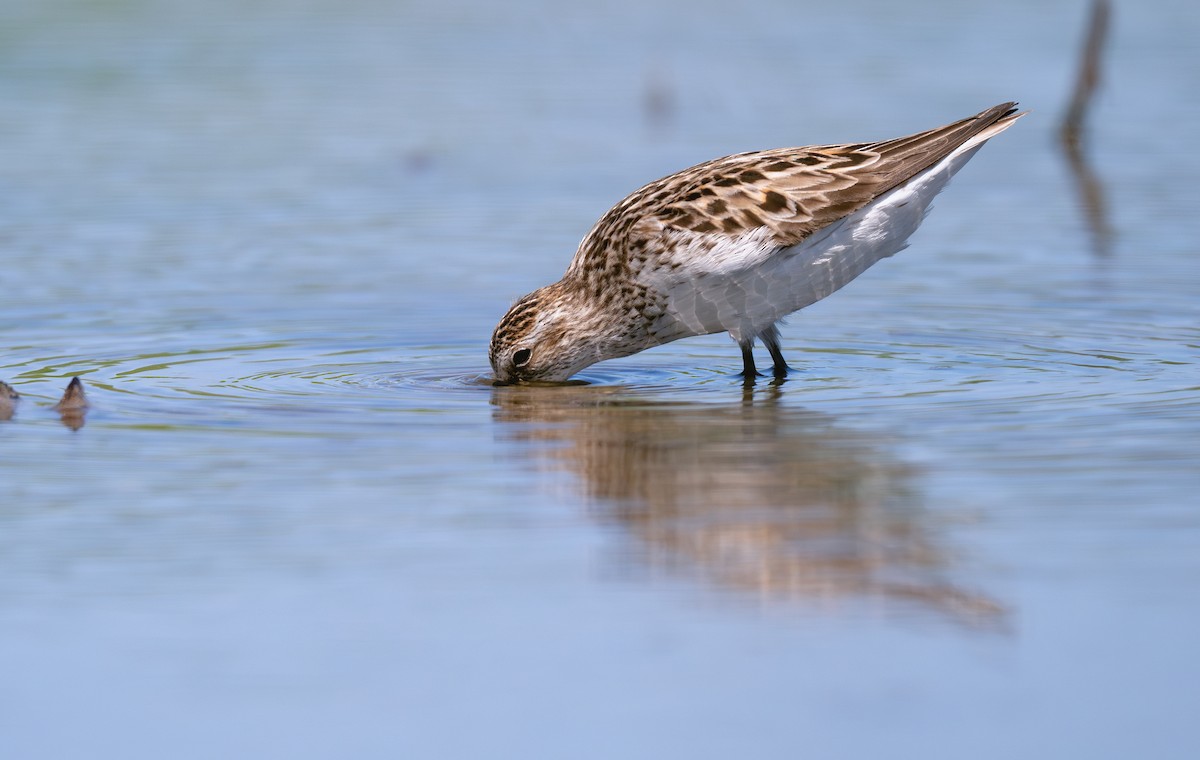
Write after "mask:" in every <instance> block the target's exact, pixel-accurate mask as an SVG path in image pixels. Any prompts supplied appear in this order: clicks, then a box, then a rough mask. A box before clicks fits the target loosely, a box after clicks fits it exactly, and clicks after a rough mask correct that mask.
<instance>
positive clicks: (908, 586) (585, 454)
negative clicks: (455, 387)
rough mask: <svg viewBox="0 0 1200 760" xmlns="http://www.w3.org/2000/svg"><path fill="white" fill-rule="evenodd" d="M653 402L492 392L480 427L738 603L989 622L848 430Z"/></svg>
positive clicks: (761, 409)
mask: <svg viewBox="0 0 1200 760" xmlns="http://www.w3.org/2000/svg"><path fill="white" fill-rule="evenodd" d="M780 396H781V390H780V386H779V385H774V384H773V385H771V386H768V387H767V388H760V389H758V390H755V389H752V388H747V389H746V390H745V392H744V397H743V401H742V403H741V404H734V405H703V404H662V403H648V402H644V401H637V400H632V399H630V398H629V397H628V395H627V392H622V391H621V389H619V388H612V387H608V388H605V387H595V386H574V387H560V388H524V387H521V386H512V387H505V388H497V389H496V390H495V391H494V392H493V396H492V403H493V405H494V406H495V413H494V414H495V417H496V419H497V420H499V421H500V422H503V423H509V424H510V426H509V427H507V429H506V433H505V435H506V436H507V437H509V438H511V439H512V440H519V441H522V442H531V443H536V444H540V445H535V446H523V447H519V448H518V449H516V452H517V454H518V455H519V456H521V457H528V458H529V459H530V462H529V464H530V465H531V466H533V467H535V468H539V469H541V468H546V467H549V468H552V469H562V470H566V471H569V472H571V473H573V474H574V475H575V476H576V477H577V478H578V482H579V484H580V486H581V487H582V489H583V491H584V493H585V496H586V497H587V499H588V501H589V502H590V503H591V504H594V505H595V506H596V507H597V508H598V512H599V514H600V515H601V516H602V517H603V518H605V519H611V520H613V521H615V522H616V523H617V524H619V525H621V526H623V527H624V528H625V529H626V530H628V531H629V532H630V533H631V534H632V535H634V536H636V537H637V538H638V539H640V541H639V542H638V545H639V547H641V551H643V552H644V555H645V558H646V560H647V561H648V563H649V565H650V566H652V567H666V568H669V569H671V570H677V569H687V570H692V571H699V572H700V573H701V574H703V575H704V576H706V577H708V578H709V579H711V580H712V581H713V582H714V583H716V584H718V585H720V586H722V587H726V588H735V589H740V590H743V591H748V592H754V593H757V594H764V595H768V596H782V597H787V598H798V599H808V600H814V601H819V602H828V603H836V602H839V601H853V600H869V601H871V602H875V603H882V604H883V605H885V606H888V607H893V606H894V607H895V608H896V610H897V611H901V610H912V609H921V610H931V609H932V610H936V611H938V612H939V613H943V614H946V615H950V616H951V617H953V618H954V619H956V620H960V621H963V622H968V623H971V624H982V625H995V624H997V623H999V622H1000V621H1001V620H1002V619H1003V617H1004V610H1003V609H1002V607H1001V606H1000V605H999V604H997V603H996V602H994V601H992V600H991V599H988V598H986V597H984V596H981V595H979V594H975V593H972V592H969V591H966V590H964V589H962V588H960V587H958V586H957V585H956V584H955V582H954V581H953V580H952V577H951V576H952V575H953V574H954V572H955V570H956V568H955V564H954V560H953V557H952V554H951V552H950V551H948V550H947V549H946V548H944V547H942V546H940V545H939V541H938V538H939V536H938V531H937V525H935V524H934V519H933V518H932V517H931V516H930V515H929V514H928V513H926V512H924V511H923V510H921V509H920V506H919V502H920V494H919V493H918V492H917V490H916V488H915V484H914V472H913V470H912V468H910V467H909V466H907V465H905V464H904V463H902V462H899V461H897V460H896V459H895V458H894V457H893V456H892V455H891V453H890V452H889V451H888V450H887V447H886V446H885V445H883V444H881V443H879V442H877V441H873V440H872V439H871V438H870V437H868V436H867V435H865V434H863V433H859V432H855V431H850V430H846V429H843V428H840V427H839V426H838V425H837V424H836V421H835V420H833V419H832V418H830V417H828V416H825V415H821V414H816V413H812V412H808V411H804V410H799V409H795V408H789V407H787V406H784V405H783V404H781V403H780Z"/></svg>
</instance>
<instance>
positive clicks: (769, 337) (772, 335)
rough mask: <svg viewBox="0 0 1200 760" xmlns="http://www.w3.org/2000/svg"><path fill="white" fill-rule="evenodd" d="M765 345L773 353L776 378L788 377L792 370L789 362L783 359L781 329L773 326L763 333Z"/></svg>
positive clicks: (772, 358) (773, 370)
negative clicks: (780, 345) (780, 344)
mask: <svg viewBox="0 0 1200 760" xmlns="http://www.w3.org/2000/svg"><path fill="white" fill-rule="evenodd" d="M759 337H760V338H762V342H763V345H764V346H766V347H767V350H768V351H770V352H771V361H772V362H774V364H775V366H774V367H773V368H772V374H774V375H775V377H787V373H788V370H789V369H791V368H790V367H788V365H787V360H786V359H784V358H783V351H782V350H780V348H779V328H778V327H776V326H775V325H771V326H770V327H768V328H767V329H766V330H763V331H762V335H760V336H759Z"/></svg>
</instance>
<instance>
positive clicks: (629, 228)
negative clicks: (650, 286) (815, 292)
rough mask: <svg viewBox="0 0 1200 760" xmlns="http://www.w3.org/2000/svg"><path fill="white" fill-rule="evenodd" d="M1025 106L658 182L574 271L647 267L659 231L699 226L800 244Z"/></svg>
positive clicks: (606, 226) (633, 198)
mask: <svg viewBox="0 0 1200 760" xmlns="http://www.w3.org/2000/svg"><path fill="white" fill-rule="evenodd" d="M1021 115H1022V114H1019V113H1016V104H1015V103H1002V104H1000V105H998V106H995V107H993V108H989V109H987V110H986V111H983V112H981V113H979V114H977V115H975V116H972V117H969V118H966V119H962V120H961V121H956V122H954V123H953V124H947V125H946V126H943V127H938V128H936V129H931V130H928V131H925V132H920V133H917V134H914V135H909V136H907V137H900V138H896V139H894V140H885V141H882V142H874V143H854V144H846V145H821V146H810V147H803V148H778V149H775V150H765V151H756V152H752V153H739V154H736V155H732V156H726V157H725V158H718V159H715V160H712V161H708V162H705V163H702V164H699V165H697V166H694V167H691V168H690V169H685V170H683V171H681V172H678V173H676V174H672V175H670V176H668V177H664V178H662V179H660V180H657V181H655V182H651V183H650V184H648V185H646V186H645V187H643V188H641V189H639V190H637V191H636V192H634V193H632V194H631V195H630V196H629V197H627V198H625V200H623V201H621V202H620V203H618V204H617V205H616V206H614V207H613V208H612V209H611V210H609V212H608V213H607V214H605V215H604V217H602V218H601V219H600V220H599V221H598V222H597V223H596V225H595V226H594V227H593V228H592V230H591V231H590V232H589V233H588V235H587V237H585V238H584V240H583V242H582V243H581V244H580V247H579V251H578V252H577V253H576V255H575V259H574V260H573V261H572V263H571V267H570V269H568V272H567V274H568V276H570V275H572V274H576V275H583V274H585V273H588V272H593V273H595V272H600V271H605V270H608V271H612V270H613V269H614V268H615V269H618V270H624V269H627V268H630V267H631V268H632V269H634V270H635V271H636V270H637V269H639V268H640V267H639V264H641V263H643V262H640V261H639V259H640V258H644V257H645V256H647V255H652V254H647V253H646V252H645V249H646V247H647V246H649V247H650V248H653V241H654V238H656V237H660V236H662V235H671V234H674V233H679V232H684V233H686V232H694V233H700V234H701V235H704V236H713V238H714V239H718V240H719V239H721V238H727V239H728V241H729V243H731V244H732V243H733V242H734V241H737V240H741V239H744V238H746V237H747V236H749V237H752V238H754V239H755V241H756V242H755V245H758V243H759V242H766V243H768V244H769V245H770V246H771V247H773V248H775V249H783V248H790V247H792V246H795V245H797V244H798V243H800V242H802V241H803V240H805V238H807V237H809V236H810V235H812V234H813V233H814V232H816V231H818V230H820V229H822V228H824V227H827V226H828V225H830V224H832V223H834V222H836V221H838V220H839V219H842V218H844V217H846V216H848V215H849V214H851V213H853V212H854V211H856V210H858V209H860V208H862V207H864V206H866V205H867V204H868V203H870V202H871V201H872V200H874V199H875V198H878V197H879V196H880V195H883V194H884V193H886V192H888V191H889V190H892V189H894V188H896V187H898V186H899V185H901V184H903V183H904V182H906V181H908V180H909V179H911V178H913V177H914V176H916V175H918V174H920V173H921V172H922V171H924V170H926V169H928V168H930V167H932V166H934V165H936V164H937V163H938V162H940V161H941V160H943V159H944V158H946V157H947V156H949V155H950V154H951V153H953V152H954V151H956V150H958V149H960V148H964V147H966V146H968V144H979V143H982V142H983V141H984V140H986V139H988V138H989V137H991V136H993V135H995V134H997V133H998V132H1000V131H1002V130H1004V129H1006V128H1007V127H1008V126H1009V125H1010V124H1011V123H1012V122H1013V121H1015V120H1016V119H1017V118H1019V117H1020V116H1021Z"/></svg>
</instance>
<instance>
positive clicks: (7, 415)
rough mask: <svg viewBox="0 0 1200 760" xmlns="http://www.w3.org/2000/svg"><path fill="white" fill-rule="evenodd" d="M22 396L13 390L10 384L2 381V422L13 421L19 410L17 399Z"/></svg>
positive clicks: (0, 418) (0, 387) (0, 403)
mask: <svg viewBox="0 0 1200 760" xmlns="http://www.w3.org/2000/svg"><path fill="white" fill-rule="evenodd" d="M19 398H21V394H20V393H17V392H16V391H15V390H13V387H12V386H11V385H9V384H8V383H6V382H4V381H3V380H0V420H11V419H12V416H13V412H15V411H16V408H17V399H19Z"/></svg>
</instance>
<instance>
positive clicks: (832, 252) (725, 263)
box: [489, 103, 1024, 384]
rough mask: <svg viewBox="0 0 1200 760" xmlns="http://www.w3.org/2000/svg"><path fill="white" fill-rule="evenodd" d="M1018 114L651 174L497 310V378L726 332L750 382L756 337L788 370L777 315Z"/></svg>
mask: <svg viewBox="0 0 1200 760" xmlns="http://www.w3.org/2000/svg"><path fill="white" fill-rule="evenodd" d="M1023 115H1024V114H1023V113H1017V111H1016V104H1015V103H1001V104H1000V105H998V106H995V107H993V108H989V109H987V110H986V111H983V112H981V113H979V114H977V115H975V116H972V117H970V118H967V119H962V120H961V121H956V122H954V123H953V124H947V125H946V126H944V127H938V128H936V129H931V130H929V131H926V132H919V133H917V134H914V135H909V136H907V137H899V138H896V139H894V140H885V141H882V142H874V143H853V144H843V145H819V146H809V147H803V148H778V149H775V150H764V151H755V152H751V153H738V154H736V155H732V156H726V157H725V158H718V159H714V160H712V161H707V162H705V163H702V164H699V165H697V166H693V167H691V168H690V169H684V170H683V171H681V172H677V173H675V174H672V175H670V176H668V177H664V178H662V179H660V180H657V181H655V182H651V183H650V184H648V185H646V186H645V187H643V188H641V189H639V190H636V191H634V192H633V193H632V194H631V195H629V196H628V197H627V198H625V200H623V201H621V202H620V203H618V204H617V205H616V206H614V207H613V208H612V209H610V210H609V211H608V213H606V214H605V215H604V216H603V217H601V218H600V221H598V222H596V224H595V226H594V227H592V229H591V231H590V232H589V233H588V234H587V236H586V237H584V239H583V242H582V243H580V244H579V250H578V251H576V253H575V258H574V259H572V261H571V265H570V266H569V267H568V268H567V272H566V274H565V275H563V278H562V279H561V280H559V281H558V282H556V283H554V284H552V285H547V286H546V287H544V288H539V289H538V290H535V291H534V292H532V293H530V294H529V295H527V296H525V297H524V298H522V299H520V300H519V301H517V302H516V303H515V304H514V305H513V307H512V308H511V309H509V310H508V313H507V314H505V315H504V318H503V319H501V320H500V324H499V325H498V326H497V327H496V331H495V333H493V335H492V342H491V348H490V352H489V354H490V359H491V363H492V369H493V371H494V372H495V378H496V382H497V383H498V384H508V383H514V382H527V381H562V380H566V379H567V378H569V377H571V376H572V375H574V374H575V373H576V372H579V371H580V370H582V369H583V368H585V367H588V366H590V365H592V364H595V363H596V362H598V361H603V360H604V359H615V358H617V357H621V356H629V355H630V354H635V353H637V352H638V351H642V350H644V349H647V348H650V347H652V346H657V345H661V344H663V343H668V342H670V341H673V340H678V339H679V338H686V337H689V336H692V335H706V334H709V333H715V332H725V331H728V332H729V334H730V336H732V337H733V339H734V340H735V341H737V343H738V345H739V346H740V347H741V349H742V363H743V374H744V376H745V377H746V378H747V379H751V378H754V377H755V376H756V375H757V372H756V370H755V366H754V354H753V351H752V349H753V346H754V342H755V340H762V342H763V344H765V345H766V347H767V351H769V352H770V354H771V359H772V361H773V363H774V374H775V376H776V377H782V376H784V375H786V374H787V371H788V366H787V362H786V361H785V360H784V358H783V353H782V351H781V350H780V348H779V328H778V326H777V323H778V322H779V320H780V319H782V318H783V317H785V316H787V315H788V314H791V313H792V312H794V311H796V310H798V309H802V308H804V307H805V306H808V305H809V304H812V303H815V302H816V301H819V300H821V299H822V298H824V297H825V296H827V295H829V294H830V293H833V292H834V291H836V290H838V289H839V288H841V287H842V286H843V285H845V284H846V283H848V282H850V281H851V280H853V279H854V278H855V277H857V276H858V275H860V274H862V273H863V272H864V271H866V269H867V268H868V267H870V266H871V265H872V264H874V263H875V262H876V261H879V260H880V259H882V258H886V257H888V256H891V255H892V254H894V253H896V252H897V251H900V250H901V249H903V248H904V247H905V246H906V241H907V240H908V238H909V236H911V235H912V234H913V232H914V231H915V230H916V229H917V227H918V226H919V225H920V223H921V221H922V219H923V218H924V216H925V213H926V211H927V210H928V209H929V204H930V202H931V201H932V200H933V197H934V196H935V195H937V194H938V192H940V191H941V189H942V188H943V187H945V186H946V183H947V182H948V181H949V180H950V178H951V177H952V176H953V175H954V173H955V172H957V171H958V170H959V169H961V168H962V166H963V165H964V164H966V163H967V161H968V160H970V158H971V157H972V156H973V155H975V152H976V151H977V150H979V148H980V146H982V145H983V143H985V142H986V141H987V140H988V139H990V138H992V137H995V136H996V135H998V134H999V133H1000V132H1003V131H1004V130H1005V129H1008V127H1010V126H1012V124H1013V122H1014V121H1016V120H1017V119H1019V118H1020V117H1021V116H1023Z"/></svg>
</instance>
